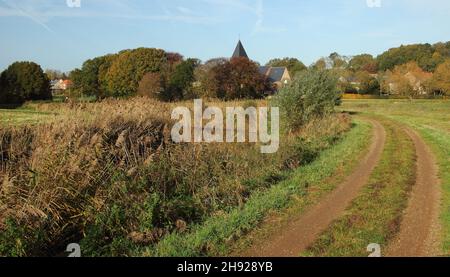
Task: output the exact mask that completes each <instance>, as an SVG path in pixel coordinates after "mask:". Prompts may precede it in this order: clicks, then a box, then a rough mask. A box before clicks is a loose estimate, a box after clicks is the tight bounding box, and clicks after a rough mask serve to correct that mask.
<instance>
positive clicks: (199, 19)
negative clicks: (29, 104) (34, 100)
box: [0, 0, 450, 71]
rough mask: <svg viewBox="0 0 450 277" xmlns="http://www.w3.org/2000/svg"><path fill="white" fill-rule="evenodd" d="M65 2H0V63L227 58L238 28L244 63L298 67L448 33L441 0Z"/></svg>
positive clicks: (71, 64)
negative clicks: (126, 52)
mask: <svg viewBox="0 0 450 277" xmlns="http://www.w3.org/2000/svg"><path fill="white" fill-rule="evenodd" d="M66 1H67V0H0V37H1V40H0V69H4V68H6V67H7V66H8V65H9V64H11V63H12V62H14V61H18V60H31V61H35V62H37V63H39V64H41V65H42V67H43V68H52V69H59V70H63V71H69V70H72V69H73V68H76V67H80V66H81V64H82V63H83V61H85V60H86V59H88V58H92V57H96V56H99V55H103V54H107V53H114V52H117V51H120V50H122V49H130V48H136V47H157V48H162V49H165V50H168V51H176V52H179V53H181V54H182V55H184V56H185V57H196V58H200V59H201V60H203V61H205V60H207V59H209V58H214V57H223V56H230V55H231V54H232V52H233V50H234V47H235V45H236V42H237V40H238V37H239V35H240V37H241V39H242V41H243V44H244V46H245V47H246V50H247V52H248V54H249V56H250V57H251V58H252V59H253V60H256V61H258V62H261V63H265V62H267V61H268V60H269V59H271V58H275V57H284V56H289V57H297V58H299V59H300V60H302V61H303V62H304V63H305V64H307V65H309V64H311V63H312V62H314V61H315V60H317V59H319V58H320V57H322V56H327V55H328V54H330V53H331V52H334V51H336V52H338V53H340V54H342V55H355V54H360V53H370V54H373V55H378V54H380V53H382V52H383V51H384V50H386V49H388V48H391V47H396V46H399V45H401V44H410V43H423V42H429V43H435V42H438V41H448V40H450V28H449V26H450V1H448V0H128V1H126V0H80V2H81V6H80V7H79V8H76V7H75V8H70V7H69V6H68V5H67V3H66ZM69 1H76V0H69ZM377 1H380V4H381V5H380V7H377V6H378V5H376V4H377ZM368 2H369V4H370V3H374V4H375V5H369V4H368Z"/></svg>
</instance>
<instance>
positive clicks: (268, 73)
mask: <svg viewBox="0 0 450 277" xmlns="http://www.w3.org/2000/svg"><path fill="white" fill-rule="evenodd" d="M231 58H232V59H233V58H247V59H248V58H249V57H248V55H247V52H246V51H245V48H244V46H243V45H242V42H241V41H240V40H239V42H238V44H237V46H236V49H235V50H234V53H233V56H231ZM259 72H260V73H261V74H262V75H264V76H265V77H266V78H267V79H268V80H269V82H270V83H271V84H272V85H273V86H274V87H276V89H281V88H283V87H284V86H285V85H287V84H289V83H290V82H291V81H292V78H291V75H290V73H289V70H288V69H287V67H272V66H260V67H259Z"/></svg>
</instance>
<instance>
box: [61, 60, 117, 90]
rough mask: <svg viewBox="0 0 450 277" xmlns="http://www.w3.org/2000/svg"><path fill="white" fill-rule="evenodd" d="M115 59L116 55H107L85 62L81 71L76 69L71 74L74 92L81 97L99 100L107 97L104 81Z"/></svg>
mask: <svg viewBox="0 0 450 277" xmlns="http://www.w3.org/2000/svg"><path fill="white" fill-rule="evenodd" d="M114 58H115V55H106V56H101V57H97V58H94V59H90V60H87V61H85V62H84V63H83V66H82V68H81V69H76V70H74V71H72V72H71V74H70V79H71V80H72V82H73V87H72V90H73V91H74V92H76V93H78V94H79V95H80V96H81V95H86V96H96V97H98V98H103V97H105V96H107V94H108V93H107V91H106V87H105V86H102V79H103V77H104V75H105V72H106V71H107V70H108V69H109V67H110V66H111V63H112V61H113V60H114Z"/></svg>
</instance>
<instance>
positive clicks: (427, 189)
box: [386, 129, 441, 257]
mask: <svg viewBox="0 0 450 277" xmlns="http://www.w3.org/2000/svg"><path fill="white" fill-rule="evenodd" d="M406 132H407V134H408V135H409V136H410V137H411V139H412V140H413V141H414V144H415V147H416V155H417V176H416V184H415V186H414V188H413V190H412V192H411V196H410V199H409V203H408V207H407V209H406V210H405V213H404V216H403V220H402V223H401V226H400V233H399V234H398V236H397V237H396V238H395V239H394V241H393V243H392V244H391V245H390V247H389V248H388V250H387V252H386V253H387V256H391V257H432V256H438V255H440V254H441V253H440V251H439V249H440V245H439V243H440V237H439V233H440V224H439V208H440V201H441V191H440V181H439V179H438V167H437V165H436V161H435V158H434V157H433V155H432V154H431V151H430V149H429V148H428V146H427V145H426V144H425V143H424V142H423V141H422V139H421V138H420V137H419V136H418V135H417V134H416V133H415V132H414V131H412V130H410V129H406Z"/></svg>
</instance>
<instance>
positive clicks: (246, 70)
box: [213, 58, 270, 99]
mask: <svg viewBox="0 0 450 277" xmlns="http://www.w3.org/2000/svg"><path fill="white" fill-rule="evenodd" d="M213 70H214V73H213V74H214V77H215V83H216V87H217V91H216V96H217V97H219V98H222V99H243V98H261V97H263V96H264V94H265V92H267V91H268V90H270V86H269V83H268V81H267V80H266V79H265V77H264V76H263V75H262V74H261V73H260V72H259V67H258V65H257V64H256V63H255V62H253V61H251V60H249V59H247V58H233V59H231V60H230V61H229V62H226V63H223V64H220V65H218V66H217V67H215V68H214V69H213Z"/></svg>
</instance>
